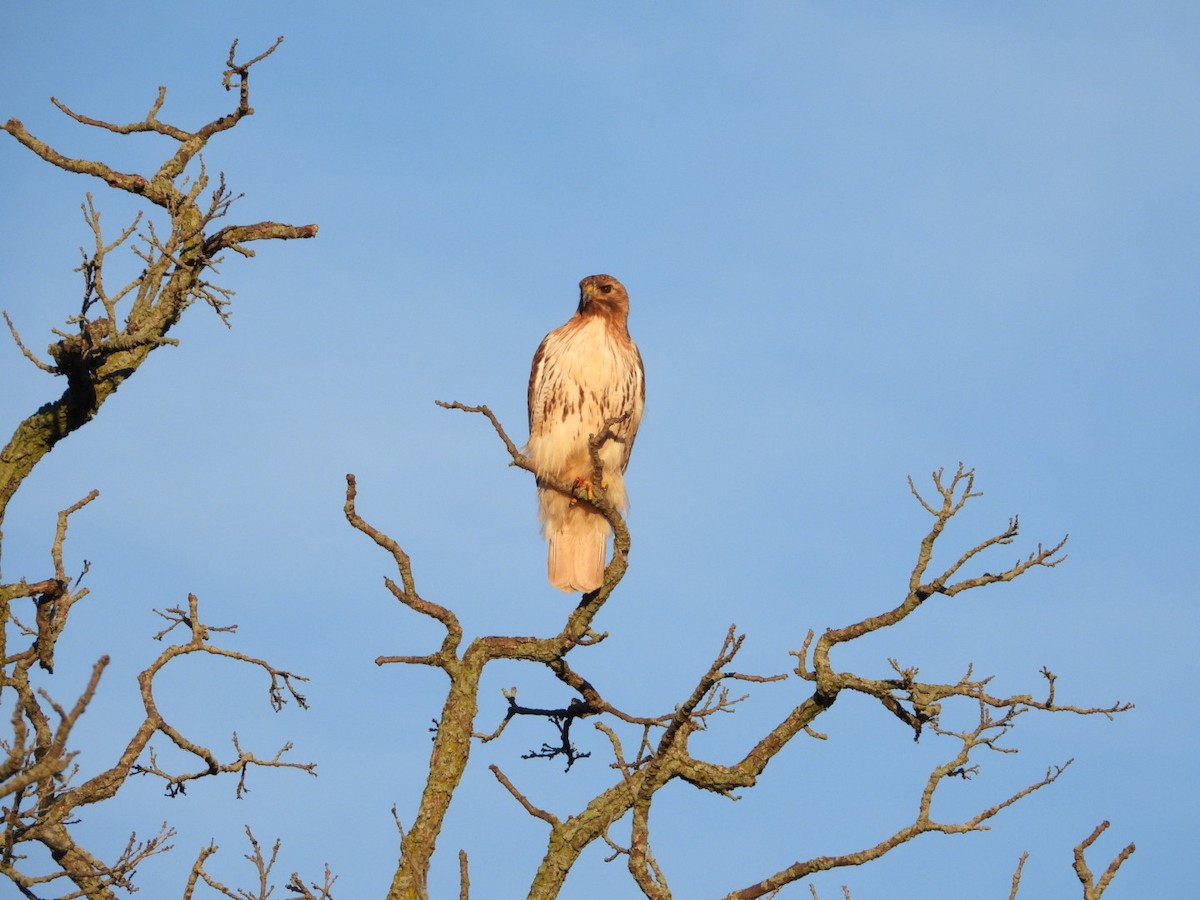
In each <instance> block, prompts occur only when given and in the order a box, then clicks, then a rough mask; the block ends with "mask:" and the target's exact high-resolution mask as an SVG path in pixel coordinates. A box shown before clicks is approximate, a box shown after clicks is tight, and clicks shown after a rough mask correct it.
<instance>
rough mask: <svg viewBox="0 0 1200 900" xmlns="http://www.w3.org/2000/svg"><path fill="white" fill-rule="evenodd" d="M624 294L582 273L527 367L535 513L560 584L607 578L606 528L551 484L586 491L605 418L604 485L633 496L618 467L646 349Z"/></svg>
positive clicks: (620, 498) (622, 500)
mask: <svg viewBox="0 0 1200 900" xmlns="http://www.w3.org/2000/svg"><path fill="white" fill-rule="evenodd" d="M628 318H629V295H628V294H626V293H625V287H624V286H623V285H622V284H621V282H619V281H617V279H615V278H613V277H612V276H611V275H589V276H588V277H587V278H585V279H583V281H581V282H579V308H578V310H576V312H575V315H573V316H572V317H571V318H570V320H568V322H567V324H565V325H563V326H562V327H561V328H556V329H555V330H554V331H552V332H550V333H549V334H548V335H546V337H545V338H544V339H543V340H542V343H541V345H540V346H539V347H538V349H537V353H535V354H534V356H533V369H532V371H531V372H530V373H529V443H528V444H527V445H526V447H525V451H526V453H527V454H528V455H529V458H530V459H531V460H532V462H533V466H534V470H535V473H536V475H537V479H538V518H539V519H540V520H541V523H542V534H543V535H545V537H546V540H547V541H549V542H550V551H549V558H548V560H547V564H546V570H547V575H548V577H549V579H550V583H551V584H552V585H554V586H555V587H556V588H558V589H559V590H560V591H567V592H574V591H583V592H587V591H594V590H595V589H596V588H598V587H600V583H601V582H602V581H603V580H604V548H605V542H606V541H607V539H608V535H609V534H610V532H611V531H612V529H611V528H610V527H609V524H608V521H607V520H606V519H605V518H604V516H602V515H601V514H600V513H599V512H597V511H596V509H595V508H594V507H593V506H591V505H590V504H589V503H587V502H586V501H577V500H575V499H574V498H572V497H569V496H567V495H566V494H563V493H561V492H560V491H557V490H555V489H554V488H552V487H549V486H548V484H550V483H558V484H563V483H565V484H568V485H570V484H574V485H576V486H578V487H582V488H585V489H586V490H588V491H589V492H590V490H591V488H592V460H591V455H590V454H589V452H588V439H589V437H590V436H592V435H599V434H601V433H602V432H603V431H604V428H605V422H606V421H608V420H612V419H617V418H618V417H624V418H620V420H619V421H615V422H613V423H612V424H611V426H610V427H611V429H612V434H613V437H612V438H610V439H609V440H607V441H606V442H605V443H604V444H603V445H602V446H601V447H600V450H599V456H600V461H601V463H602V464H603V479H602V484H601V487H602V489H603V491H604V495H605V496H606V497H607V498H608V499H609V501H610V502H612V503H613V505H614V506H616V507H617V508H618V509H622V510H624V509H625V508H626V507H627V506H628V505H629V500H628V497H627V496H626V494H625V482H624V479H623V478H622V474H623V473H624V471H625V467H626V466H628V465H629V453H630V451H631V450H633V440H634V438H635V437H636V436H637V430H638V424H639V423H640V422H641V420H642V409H643V407H644V406H645V402H646V380H645V374H644V371H643V368H642V356H641V354H640V353H639V352H638V348H637V345H635V344H634V343H633V340H632V339H631V338H630V337H629V329H628V327H627V325H626V322H627V320H628Z"/></svg>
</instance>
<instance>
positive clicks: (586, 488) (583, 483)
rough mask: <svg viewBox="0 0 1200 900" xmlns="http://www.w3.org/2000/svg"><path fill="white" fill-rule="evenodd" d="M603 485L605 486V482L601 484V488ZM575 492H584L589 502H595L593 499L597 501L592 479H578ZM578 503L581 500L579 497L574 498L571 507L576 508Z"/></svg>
mask: <svg viewBox="0 0 1200 900" xmlns="http://www.w3.org/2000/svg"><path fill="white" fill-rule="evenodd" d="M603 484H604V483H603V482H601V487H603ZM575 490H577V491H583V492H584V493H585V494H586V495H587V498H588V499H589V500H593V499H595V497H596V493H595V490H594V488H593V487H592V482H591V480H590V479H588V478H576V479H575ZM578 502H579V498H578V497H572V498H571V505H572V506H574V505H575V504H576V503H578Z"/></svg>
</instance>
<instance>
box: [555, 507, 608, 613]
mask: <svg viewBox="0 0 1200 900" xmlns="http://www.w3.org/2000/svg"><path fill="white" fill-rule="evenodd" d="M538 505H539V507H540V509H539V512H540V513H541V520H542V533H543V534H545V536H546V540H548V541H549V542H550V552H549V555H548V558H547V562H546V574H547V576H548V577H549V579H550V583H551V584H552V585H554V586H555V587H556V588H558V589H559V590H560V591H566V592H568V593H587V592H588V591H594V590H595V589H596V588H598V587H600V583H601V582H602V581H603V580H604V551H605V548H606V543H607V541H608V535H609V534H610V532H611V529H610V528H609V527H608V522H607V520H605V518H604V516H602V515H600V514H599V513H598V512H596V511H595V510H594V509H592V508H590V507H589V506H588V505H587V504H586V503H579V502H576V501H574V500H572V499H571V498H570V497H568V496H566V495H565V494H561V493H559V492H558V491H555V490H552V489H550V488H538Z"/></svg>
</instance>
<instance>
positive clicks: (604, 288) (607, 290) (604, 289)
mask: <svg viewBox="0 0 1200 900" xmlns="http://www.w3.org/2000/svg"><path fill="white" fill-rule="evenodd" d="M600 293H602V294H611V293H612V285H611V284H602V285H600Z"/></svg>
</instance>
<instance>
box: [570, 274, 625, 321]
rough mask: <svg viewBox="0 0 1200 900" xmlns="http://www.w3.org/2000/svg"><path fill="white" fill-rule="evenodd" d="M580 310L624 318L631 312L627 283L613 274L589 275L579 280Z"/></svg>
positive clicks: (584, 312) (585, 313) (586, 312)
mask: <svg viewBox="0 0 1200 900" xmlns="http://www.w3.org/2000/svg"><path fill="white" fill-rule="evenodd" d="M579 312H580V313H582V314H584V315H588V314H593V315H608V316H616V317H618V318H622V319H623V318H624V317H625V316H627V315H628V314H629V295H628V294H626V293H625V285H623V284H621V282H619V281H617V279H615V278H613V277H612V276H611V275H589V276H588V277H587V278H585V279H583V281H581V282H579Z"/></svg>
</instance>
